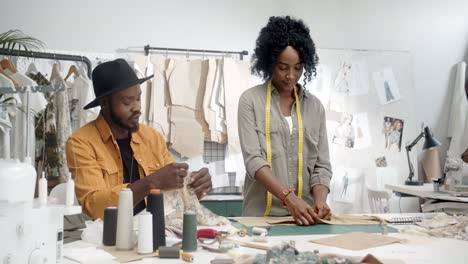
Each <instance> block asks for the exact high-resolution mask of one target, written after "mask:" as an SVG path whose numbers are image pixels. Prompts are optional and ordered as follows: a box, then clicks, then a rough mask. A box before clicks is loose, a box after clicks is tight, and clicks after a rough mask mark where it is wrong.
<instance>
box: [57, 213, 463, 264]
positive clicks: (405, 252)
mask: <svg viewBox="0 0 468 264" xmlns="http://www.w3.org/2000/svg"><path fill="white" fill-rule="evenodd" d="M431 215H433V214H386V215H379V216H381V217H383V218H385V219H388V218H392V217H401V216H423V217H428V216H431ZM394 227H396V228H401V227H403V226H394ZM328 236H330V235H302V236H277V237H270V238H269V243H268V244H266V245H268V246H274V245H277V244H278V243H280V242H281V241H291V240H294V241H295V244H296V248H297V249H298V250H299V251H313V250H315V249H317V250H319V252H320V253H321V254H325V253H331V254H341V255H346V256H359V257H360V256H365V255H366V254H373V255H375V256H376V257H378V258H379V259H380V260H382V261H384V263H395V262H392V261H390V260H401V261H403V262H396V263H411V264H419V263H466V259H467V258H468V251H467V250H466V249H467V248H468V242H467V241H461V240H455V239H449V238H435V237H422V236H414V235H409V234H401V233H391V234H389V236H394V237H398V238H403V239H406V240H407V243H405V244H391V245H386V246H383V247H377V248H371V249H367V250H361V251H352V250H345V249H341V248H335V247H329V246H324V245H319V244H315V243H311V242H309V241H310V240H312V239H317V238H323V237H328ZM239 240H245V241H246V242H251V241H250V238H247V237H245V238H239ZM85 245H86V244H84V242H82V241H76V242H73V243H70V244H65V246H64V248H65V250H67V249H73V248H79V247H83V246H85ZM233 251H234V252H235V253H236V254H257V253H262V254H265V251H262V250H257V249H252V248H246V247H240V248H238V249H234V250H233ZM193 256H194V262H193V263H210V260H212V259H214V258H215V257H223V256H224V257H226V255H224V254H219V253H211V252H207V251H205V250H202V249H199V250H198V251H197V252H194V253H193ZM387 261H388V262H387ZM63 263H64V264H74V263H75V262H73V261H70V260H68V259H64V261H63ZM106 263H116V262H106ZM132 263H154V264H157V263H178V264H181V263H185V262H183V261H182V260H181V259H159V258H147V259H144V260H141V261H137V262H132Z"/></svg>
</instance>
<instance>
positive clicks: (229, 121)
mask: <svg viewBox="0 0 468 264" xmlns="http://www.w3.org/2000/svg"><path fill="white" fill-rule="evenodd" d="M223 84H224V89H223V91H224V93H225V97H224V107H225V112H226V129H227V136H228V143H227V146H226V148H227V151H228V152H229V156H234V155H235V154H238V153H241V147H240V141H239V130H238V126H237V110H238V106H239V98H240V96H241V95H242V93H243V92H244V91H245V90H247V89H248V88H249V85H250V64H249V63H248V62H245V61H235V60H233V59H224V64H223ZM227 171H228V172H235V170H234V171H233V170H227Z"/></svg>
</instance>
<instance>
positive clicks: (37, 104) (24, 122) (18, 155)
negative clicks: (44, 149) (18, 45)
mask: <svg viewBox="0 0 468 264" xmlns="http://www.w3.org/2000/svg"><path fill="white" fill-rule="evenodd" d="M10 77H11V78H12V79H13V80H15V81H16V82H17V83H18V84H19V85H20V86H21V87H31V86H37V83H36V82H35V81H33V80H32V79H31V78H29V77H27V76H26V75H24V74H21V73H19V72H17V73H14V74H11V75H10ZM27 90H28V91H31V90H30V89H27ZM28 95H29V105H26V104H27V97H28ZM19 97H20V100H21V103H22V104H21V105H18V109H16V114H15V119H14V122H13V121H12V124H13V127H14V128H15V129H14V132H13V131H12V132H13V134H14V137H12V138H11V148H10V150H11V157H12V158H15V159H19V160H24V158H25V157H26V156H28V157H30V158H31V161H32V164H31V165H34V164H33V163H34V157H35V132H34V127H35V122H34V115H36V114H37V113H39V112H40V111H41V110H43V109H44V108H45V107H46V105H47V101H46V99H45V97H44V94H42V93H40V92H37V93H20V94H19ZM26 108H28V110H26ZM27 112H29V113H30V114H29V120H28V119H27ZM28 124H29V125H28ZM27 128H28V129H27ZM27 145H28V148H29V151H28V152H27V150H26V148H27Z"/></svg>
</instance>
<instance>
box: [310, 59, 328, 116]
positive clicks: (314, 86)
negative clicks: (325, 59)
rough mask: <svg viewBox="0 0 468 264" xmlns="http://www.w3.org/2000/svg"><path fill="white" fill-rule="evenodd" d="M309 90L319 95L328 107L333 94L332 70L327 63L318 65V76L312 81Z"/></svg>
mask: <svg viewBox="0 0 468 264" xmlns="http://www.w3.org/2000/svg"><path fill="white" fill-rule="evenodd" d="M309 90H310V92H311V93H312V94H313V95H315V96H317V97H318V99H319V100H320V102H322V104H323V106H324V107H325V108H328V104H329V102H330V94H331V70H330V68H329V67H328V66H327V65H323V64H319V65H318V66H317V77H315V78H314V79H313V80H312V82H311V83H310V88H309Z"/></svg>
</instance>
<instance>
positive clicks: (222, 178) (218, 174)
mask: <svg viewBox="0 0 468 264" xmlns="http://www.w3.org/2000/svg"><path fill="white" fill-rule="evenodd" d="M207 165H208V166H207V167H208V170H209V171H210V174H211V182H212V184H213V185H212V188H219V187H227V186H229V176H228V174H227V172H226V171H225V170H224V166H225V165H224V160H218V161H212V162H210V163H208V164H207Z"/></svg>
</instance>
